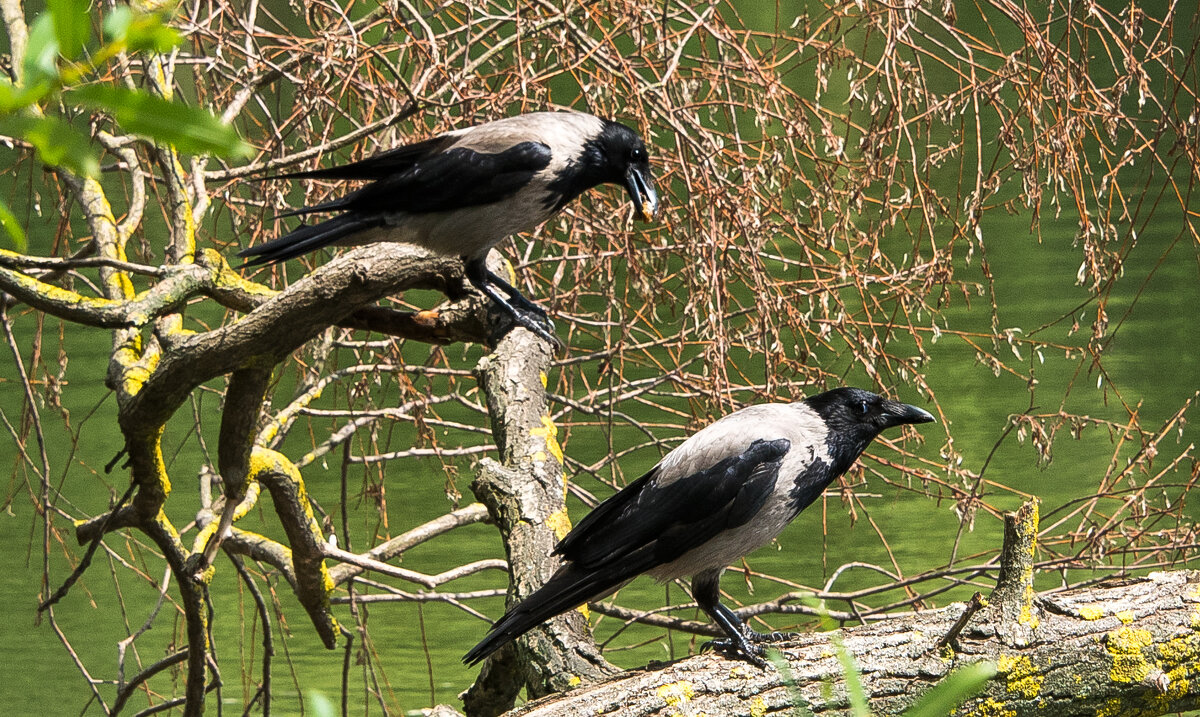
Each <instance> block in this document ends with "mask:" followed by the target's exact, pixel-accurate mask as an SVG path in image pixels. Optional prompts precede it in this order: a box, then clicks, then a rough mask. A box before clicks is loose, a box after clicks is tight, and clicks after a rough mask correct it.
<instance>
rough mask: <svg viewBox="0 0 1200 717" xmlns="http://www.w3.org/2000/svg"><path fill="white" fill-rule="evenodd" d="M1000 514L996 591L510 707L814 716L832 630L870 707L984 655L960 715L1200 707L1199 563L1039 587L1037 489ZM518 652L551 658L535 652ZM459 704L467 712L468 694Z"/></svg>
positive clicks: (631, 715)
mask: <svg viewBox="0 0 1200 717" xmlns="http://www.w3.org/2000/svg"><path fill="white" fill-rule="evenodd" d="M493 415H504V414H497V413H493ZM498 435H499V434H498ZM481 480H482V478H481ZM1005 518H1006V520H1005V525H1006V530H1005V539H1004V546H1003V549H1002V551H1001V555H1002V559H1003V561H1004V562H1003V565H1002V567H1001V571H1000V576H999V580H998V582H997V585H996V589H995V590H994V591H993V593H992V597H991V600H990V602H987V603H984V602H983V601H975V604H974V605H972V606H968V605H963V604H956V605H951V606H949V607H946V608H943V609H939V610H930V611H926V612H921V613H913V614H907V615H898V616H895V617H890V618H887V619H884V620H881V621H879V622H875V623H871V624H868V625H865V626H861V627H853V628H846V629H843V630H839V631H837V632H836V633H815V634H811V635H804V636H802V637H800V638H798V639H795V640H792V641H789V642H786V643H779V644H778V645H777V647H778V648H779V650H780V653H781V655H782V656H783V658H784V659H785V660H786V662H787V664H788V669H787V670H785V672H783V673H781V672H780V671H779V670H777V669H776V668H775V667H770V668H768V669H765V670H762V669H758V668H756V667H754V666H752V665H749V664H747V663H744V662H739V661H734V660H730V659H728V658H726V657H723V656H721V655H719V654H712V653H706V654H701V655H697V656H694V657H689V658H686V659H683V660H679V661H677V662H673V663H668V664H662V663H655V664H651V665H649V666H647V667H645V668H642V669H638V670H631V671H629V672H625V673H622V674H620V675H618V676H615V677H612V678H610V679H607V680H606V681H603V682H597V683H594V684H590V685H584V686H582V687H579V688H578V689H574V690H572V691H570V692H565V693H562V694H558V695H554V696H550V697H546V698H544V699H540V700H536V701H533V702H531V703H528V704H526V705H524V706H522V707H521V708H519V709H516V710H513V711H512V712H511V713H509V714H510V715H512V716H513V717H516V716H517V715H520V716H521V717H533V716H534V715H536V716H537V717H558V716H562V717H576V716H577V715H580V714H587V715H603V714H613V715H622V716H623V717H625V716H627V717H642V716H647V717H648V716H650V715H661V716H663V717H666V716H670V717H680V716H684V717H686V716H690V715H754V716H755V717H758V716H760V715H767V714H776V713H787V714H791V713H792V712H793V710H794V709H795V708H796V706H798V705H799V706H802V707H803V708H805V709H807V710H809V711H810V712H811V713H813V714H815V715H824V714H843V713H846V712H847V711H848V707H849V702H848V699H847V694H846V683H845V669H844V668H843V666H842V663H841V660H840V658H839V650H840V649H843V648H839V647H838V646H837V643H836V639H837V638H839V637H840V640H841V643H842V644H843V645H844V649H845V650H847V651H848V652H849V653H850V655H852V656H853V658H854V661H855V663H856V665H857V667H858V670H859V671H860V673H861V679H862V684H863V689H864V692H865V695H866V697H867V699H868V701H869V702H870V707H871V709H872V711H873V712H874V713H877V714H898V713H900V712H901V711H902V710H903V709H904V708H906V707H907V706H909V705H910V704H912V703H913V702H914V701H915V700H916V699H917V698H918V697H920V696H921V695H922V694H923V693H924V692H925V691H926V690H928V689H929V688H930V687H932V686H933V685H934V684H935V683H937V682H938V681H939V680H941V679H942V678H943V677H945V676H946V675H948V674H949V673H950V672H951V671H953V670H954V669H956V668H958V667H961V666H963V665H965V664H968V663H972V662H978V661H983V660H986V661H989V662H992V663H994V664H995V665H996V667H997V675H996V677H995V678H993V679H992V680H991V681H990V682H989V683H988V685H987V687H986V688H985V689H984V690H983V692H981V693H980V694H979V695H976V696H974V697H973V698H972V699H971V700H969V701H968V702H966V703H964V704H963V705H961V706H960V707H959V709H958V710H957V712H956V713H955V714H958V715H976V716H978V717H1018V716H1020V715H1037V716H1038V717H1046V716H1047V715H1056V716H1057V715H1067V716H1070V715H1134V714H1136V715H1160V714H1166V713H1170V712H1178V711H1182V710H1188V709H1194V708H1196V707H1198V706H1200V681H1197V677H1200V572H1196V571H1180V572H1171V573H1154V574H1152V575H1150V576H1148V577H1145V578H1138V579H1132V580H1124V581H1114V582H1112V583H1110V584H1107V585H1103V586H1100V587H1094V588H1087V589H1081V590H1074V591H1064V592H1058V593H1046V594H1043V595H1036V594H1035V593H1034V592H1033V560H1032V558H1033V555H1034V551H1035V550H1036V547H1037V544H1036V538H1037V519H1038V503H1037V500H1036V499H1034V500H1031V501H1030V502H1028V503H1026V504H1025V505H1024V506H1022V507H1021V509H1020V510H1018V511H1017V512H1015V513H1012V514H1009V515H1007V516H1005ZM514 564H515V563H514ZM516 571H517V569H516V568H514V574H515V573H516ZM977 597H978V596H977ZM980 604H984V605H985V606H984V607H983V609H979V607H978V606H979V605H980ZM835 636H836V637H835ZM520 657H522V658H524V660H525V661H528V660H529V659H530V658H533V659H543V660H544V659H545V655H544V654H543V653H541V652H532V651H530V652H526V653H523V654H521V655H520ZM497 658H498V659H497V660H496V661H495V663H494V664H493V665H492V667H493V668H494V669H498V670H499V669H503V670H506V671H508V672H507V673H506V674H510V675H511V674H514V673H516V671H517V670H519V669H522V667H521V666H518V665H517V661H516V660H515V659H514V658H515V655H514V654H512V653H511V652H510V653H509V654H504V653H500V654H498V655H497ZM483 682H484V680H481V683H483ZM476 687H477V688H478V687H479V684H477V686H476ZM465 704H466V707H467V713H468V714H473V712H472V707H473V705H472V704H471V702H470V700H469V699H468V700H467V701H466V703H465Z"/></svg>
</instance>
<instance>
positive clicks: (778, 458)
mask: <svg viewBox="0 0 1200 717" xmlns="http://www.w3.org/2000/svg"><path fill="white" fill-rule="evenodd" d="M790 447H791V442H790V441H788V440H787V439H786V438H780V439H776V440H773V441H764V440H756V441H754V442H753V443H751V444H750V445H749V446H748V447H747V448H746V450H744V451H742V452H741V453H738V454H735V455H733V456H729V457H727V458H725V459H723V460H721V461H718V462H717V463H716V464H715V465H713V466H710V467H709V468H706V469H704V470H700V471H697V472H695V473H693V474H691V475H688V476H684V477H682V478H679V479H677V480H675V481H673V482H671V483H669V484H668V485H665V486H660V485H657V484H656V482H655V480H654V478H655V471H654V470H651V471H650V472H649V473H647V474H646V475H644V476H642V477H641V478H639V479H638V480H636V481H634V482H633V483H630V484H629V485H628V486H626V487H625V488H624V489H623V490H621V491H620V492H619V493H617V494H616V495H614V496H612V497H611V498H609V499H608V500H606V501H604V502H603V503H601V504H600V505H598V506H596V509H595V510H593V511H592V512H591V513H589V514H588V515H587V516H586V517H585V518H584V519H583V520H581V521H580V522H579V525H577V526H576V527H575V529H574V530H572V531H571V532H570V533H569V534H568V535H567V537H565V538H563V539H562V541H561V542H560V543H559V544H558V547H557V548H555V552H556V553H558V554H560V555H562V556H563V557H564V558H566V559H567V560H570V561H571V562H572V563H574V564H575V565H578V566H579V567H581V568H584V569H601V568H608V567H612V568H617V567H620V572H622V573H628V574H629V576H632V575H637V574H639V573H642V572H645V571H647V570H649V569H651V568H653V567H655V566H658V565H663V564H665V563H669V562H671V561H672V560H675V559H676V558H679V557H680V556H682V555H683V554H684V553H686V552H687V551H689V550H691V549H692V548H695V547H697V546H699V545H701V544H703V543H705V542H707V541H708V540H710V539H712V538H713V537H715V536H716V535H717V534H718V533H720V532H721V531H724V530H728V529H729V528H736V527H737V526H739V525H742V524H744V523H746V522H747V521H748V520H750V519H751V518H752V517H753V516H754V515H755V514H756V513H757V512H758V511H759V510H760V509H761V508H762V506H763V504H764V503H765V502H766V500H767V498H768V497H769V496H770V495H771V493H772V491H774V489H775V481H776V479H777V477H778V475H779V466H780V464H781V463H782V461H783V456H784V455H785V454H786V453H787V452H788V449H789V448H790ZM623 579H628V577H626V578H623Z"/></svg>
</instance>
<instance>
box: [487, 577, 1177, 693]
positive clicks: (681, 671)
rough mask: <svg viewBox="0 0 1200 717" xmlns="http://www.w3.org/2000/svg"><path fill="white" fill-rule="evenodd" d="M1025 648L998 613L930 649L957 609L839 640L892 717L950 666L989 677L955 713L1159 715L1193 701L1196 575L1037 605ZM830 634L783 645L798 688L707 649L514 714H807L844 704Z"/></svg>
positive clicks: (845, 634) (987, 613)
mask: <svg viewBox="0 0 1200 717" xmlns="http://www.w3.org/2000/svg"><path fill="white" fill-rule="evenodd" d="M1034 603H1035V605H1036V609H1037V612H1038V624H1037V627H1036V628H1034V629H1033V640H1032V641H1031V642H1030V643H1029V644H1028V645H1025V646H1023V647H1011V646H1008V645H1006V644H1005V643H1004V641H1003V640H1002V639H1001V638H999V637H998V636H997V633H998V626H997V624H996V620H997V619H1000V617H999V616H1000V611H999V610H996V609H986V610H984V611H982V612H980V613H979V614H977V615H976V616H975V617H974V618H973V619H972V620H971V621H969V622H968V624H967V627H966V628H965V629H964V630H963V632H962V633H961V634H960V635H959V637H958V644H959V647H960V650H959V651H958V652H952V651H947V650H939V649H938V647H937V645H938V641H939V640H940V639H941V638H942V636H944V635H945V634H946V633H947V631H949V630H950V629H951V627H952V626H953V625H954V623H955V621H956V620H957V619H958V617H959V615H960V614H961V613H962V611H963V609H964V606H963V605H961V604H960V605H951V606H949V607H947V608H944V609H940V610H931V611H928V612H923V613H915V614H909V615H904V616H901V617H897V618H894V619H888V620H884V621H881V622H879V623H874V624H871V625H867V626H864V627H855V628H847V629H845V630H841V631H839V632H840V634H841V637H842V640H843V641H844V643H845V646H846V649H848V650H849V651H850V653H851V654H852V655H853V656H854V659H855V662H856V663H857V665H858V668H859V669H860V670H861V672H862V680H863V687H864V689H865V690H866V694H867V697H868V699H869V700H870V704H871V708H872V709H873V710H874V711H876V712H877V713H880V714H894V713H897V712H899V711H900V710H902V709H903V708H904V707H905V706H907V705H908V704H910V703H911V702H912V701H913V700H915V699H916V698H917V697H918V696H919V695H921V694H922V693H923V692H924V691H925V690H927V689H929V688H930V687H931V686H932V685H933V684H934V683H935V682H937V681H938V680H939V679H941V678H942V677H945V676H946V675H947V674H948V673H949V672H950V671H951V670H953V669H954V668H956V667H959V666H961V665H963V664H966V663H968V662H974V661H977V660H991V661H994V662H995V663H996V664H997V666H998V667H999V670H1000V671H999V673H998V674H997V676H996V677H995V678H994V679H993V680H992V681H991V682H990V683H989V684H988V686H987V688H986V689H985V691H984V692H983V693H981V694H980V695H977V696H976V697H975V698H973V699H972V700H970V701H968V702H967V703H966V704H964V705H962V706H961V707H960V708H959V710H958V712H956V714H959V715H979V716H981V717H983V716H997V717H998V716H1000V715H1005V716H1008V717H1019V716H1020V715H1037V716H1038V717H1047V716H1048V715H1055V716H1058V715H1066V716H1070V715H1098V714H1103V715H1133V714H1137V715H1158V714H1166V713H1170V712H1177V711H1181V710H1188V709H1194V708H1196V707H1197V706H1200V682H1198V681H1197V679H1196V678H1197V677H1198V676H1200V663H1198V658H1200V573H1196V572H1192V571H1188V572H1172V573H1155V574H1153V575H1151V576H1149V577H1147V578H1141V579H1137V580H1128V581H1124V582H1121V583H1119V584H1113V585H1107V586H1102V587H1097V588H1092V589H1087V590H1079V591H1073V592H1064V593H1058V594H1047V595H1040V596H1036V597H1035V599H1034ZM830 637H831V633H821V634H812V635H805V636H804V637H802V638H800V639H798V640H794V641H791V642H788V643H783V644H780V645H779V647H780V649H781V652H782V654H783V656H784V657H785V658H786V659H787V662H788V664H789V665H790V669H791V672H792V677H793V678H794V679H795V685H794V686H788V685H786V684H784V680H783V678H782V676H781V675H780V673H779V672H778V671H776V670H775V669H774V668H770V669H767V670H759V669H757V668H755V667H753V666H750V665H747V664H745V663H740V662H735V661H731V660H729V659H727V658H724V657H722V656H720V655H716V654H708V653H706V654H702V655H697V656H695V657H689V658H687V659H684V660H680V661H678V662H674V663H670V664H667V665H651V666H649V667H647V668H645V669H641V670H633V671H629V672H626V673H623V674H622V675H620V676H618V677H616V678H613V679H610V680H608V681H606V682H603V683H600V684H594V685H590V686H585V687H581V688H579V689H576V690H574V691H572V692H568V693H565V694H561V695H556V696H553V697H548V698H545V699H542V700H537V701H535V702H532V703H529V704H527V705H525V706H523V707H522V708H520V709H517V710H514V711H513V712H512V713H510V714H511V715H513V716H514V717H515V716H516V715H521V716H522V717H533V716H534V715H536V716H537V717H554V716H557V715H562V716H564V717H577V716H578V715H582V714H587V715H602V714H619V715H625V716H630V717H633V716H638V715H662V716H664V717H666V716H667V715H671V716H674V715H684V716H689V715H701V714H705V715H766V714H776V713H790V712H791V710H792V709H793V707H794V705H796V704H802V705H804V706H805V707H806V708H808V709H809V710H811V711H812V712H813V713H814V714H817V715H824V714H841V713H844V712H845V711H846V709H847V701H846V692H845V680H844V678H843V670H842V668H841V665H840V663H839V660H838V657H837V653H836V648H835V647H834V645H833V643H832V642H831V641H830Z"/></svg>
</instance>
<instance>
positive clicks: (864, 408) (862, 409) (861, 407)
mask: <svg viewBox="0 0 1200 717" xmlns="http://www.w3.org/2000/svg"><path fill="white" fill-rule="evenodd" d="M870 411H871V407H870V406H869V405H867V402H866V401H862V402H860V403H859V404H858V413H859V415H860V416H865V415H867V414H868V413H870Z"/></svg>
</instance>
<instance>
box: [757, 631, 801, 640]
mask: <svg viewBox="0 0 1200 717" xmlns="http://www.w3.org/2000/svg"><path fill="white" fill-rule="evenodd" d="M798 637H800V633H798V632H778V631H776V632H755V631H754V630H747V631H746V639H747V640H749V641H750V642H783V641H784V640H794V639H796V638H798Z"/></svg>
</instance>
